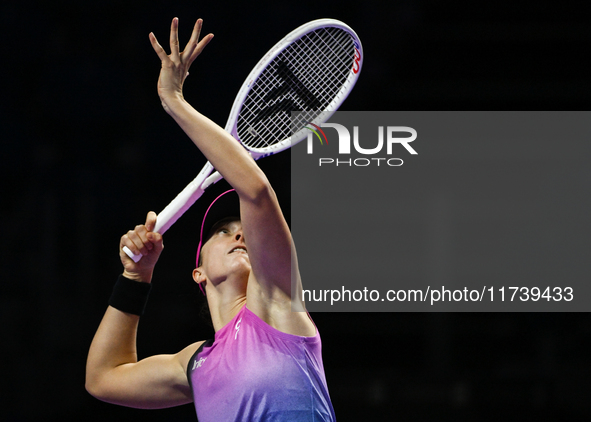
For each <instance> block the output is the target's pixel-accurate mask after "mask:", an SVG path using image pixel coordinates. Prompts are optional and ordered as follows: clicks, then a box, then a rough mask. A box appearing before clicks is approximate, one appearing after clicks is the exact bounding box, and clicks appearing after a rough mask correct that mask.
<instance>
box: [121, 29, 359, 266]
mask: <svg viewBox="0 0 591 422" xmlns="http://www.w3.org/2000/svg"><path fill="white" fill-rule="evenodd" d="M362 63H363V50H362V47H361V42H360V41H359V38H358V37H357V34H356V33H355V32H354V31H353V30H352V29H351V28H350V27H349V26H347V25H346V24H344V23H343V22H340V21H337V20H334V19H318V20H315V21H312V22H308V23H306V24H304V25H302V26H300V27H299V28H297V29H295V30H294V31H292V32H290V33H289V34H288V35H287V36H286V37H285V38H283V39H282V40H281V41H279V42H278V43H277V44H275V46H274V47H273V48H271V49H270V50H269V51H268V52H267V54H265V56H264V57H263V58H262V59H261V60H260V61H259V62H258V63H257V65H256V66H255V67H254V69H253V70H252V71H251V72H250V74H249V75H248V77H247V78H246V80H245V81H244V83H243V84H242V87H241V88H240V91H239V92H238V95H237V96H236V99H235V100H234V105H233V106H232V110H231V111H230V116H229V117H228V122H227V123H226V127H225V130H226V131H227V132H229V133H230V134H231V135H232V136H233V137H234V138H236V139H237V140H238V141H240V142H241V143H242V145H243V146H244V147H245V148H246V149H247V150H248V151H249V152H250V154H251V155H252V157H253V158H254V159H255V160H258V159H259V158H262V157H267V156H269V155H273V154H275V153H277V152H280V151H283V150H286V149H288V148H290V147H292V146H293V145H295V144H296V143H298V142H300V141H301V140H302V139H304V138H305V137H306V136H307V134H308V133H309V129H306V126H308V125H312V126H314V125H319V124H321V123H324V122H325V121H326V120H328V119H329V118H330V116H332V115H333V113H334V112H335V111H336V110H337V109H338V108H339V106H340V105H341V104H342V102H343V101H344V100H345V98H347V96H348V95H349V92H351V89H353V86H354V85H355V82H357V78H358V76H359V72H360V70H361V65H362ZM292 112H297V113H292ZM308 127H309V126H308ZM213 171H214V168H213V166H212V165H211V164H210V163H209V162H208V163H206V164H205V167H203V169H202V170H201V172H200V173H199V174H198V175H197V177H196V178H195V179H194V180H193V181H192V182H191V183H189V185H188V186H187V187H186V188H185V189H183V191H182V192H181V193H179V194H178V196H177V197H176V198H175V199H174V200H173V201H172V202H171V203H170V204H168V206H166V208H164V209H163V210H162V212H161V213H160V214H159V215H158V219H157V221H156V227H155V228H154V231H155V232H157V233H160V234H163V233H164V232H166V230H168V229H169V228H170V226H172V225H173V224H174V223H175V222H176V220H177V219H178V218H179V217H180V216H181V215H183V214H184V213H185V211H187V210H188V209H189V207H191V205H193V203H194V202H195V201H196V200H197V199H198V198H199V197H200V196H201V195H202V194H203V192H204V191H205V189H207V187H209V186H210V185H211V184H213V183H216V182H218V181H219V180H221V179H222V176H221V175H220V174H219V173H218V172H214V173H213V174H211V173H212V172H213ZM123 250H124V251H125V253H126V254H127V255H128V256H129V257H130V258H131V259H133V260H134V261H135V262H138V261H139V260H140V259H141V257H142V255H141V254H140V255H137V256H136V255H134V254H133V252H131V250H129V249H128V248H127V247H123Z"/></svg>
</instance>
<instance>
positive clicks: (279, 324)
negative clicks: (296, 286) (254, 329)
mask: <svg viewBox="0 0 591 422" xmlns="http://www.w3.org/2000/svg"><path fill="white" fill-rule="evenodd" d="M261 302H262V303H261ZM247 306H248V310H249V311H250V312H252V313H253V314H254V315H255V316H257V317H258V318H259V319H260V320H261V321H263V322H264V323H266V324H267V325H269V326H271V327H273V328H274V329H276V330H278V331H281V332H282V333H285V334H291V335H295V336H301V337H314V336H316V326H315V325H314V323H313V322H312V320H311V319H310V316H309V315H308V313H307V312H296V311H293V310H292V309H291V303H290V302H288V303H286V304H274V303H268V302H267V301H257V300H252V301H250V302H249V303H248V304H247Z"/></svg>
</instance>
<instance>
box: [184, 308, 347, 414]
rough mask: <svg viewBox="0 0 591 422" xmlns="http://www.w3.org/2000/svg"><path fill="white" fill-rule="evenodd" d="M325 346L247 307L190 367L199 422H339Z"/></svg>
mask: <svg viewBox="0 0 591 422" xmlns="http://www.w3.org/2000/svg"><path fill="white" fill-rule="evenodd" d="M321 348H322V343H321V341H320V335H319V334H318V331H316V335H315V336H314V337H300V336H296V335H292V334H287V333H283V332H281V331H279V330H276V329H275V328H273V327H271V326H270V325H268V324H267V323H265V322H264V321H263V320H261V319H260V318H259V317H258V316H256V315H255V314H254V313H253V312H251V311H250V310H249V309H248V308H247V307H246V306H244V307H243V308H242V309H241V310H240V312H238V314H237V315H236V316H235V317H234V318H233V319H232V321H230V322H229V323H228V324H226V325H225V326H224V327H223V328H222V329H221V330H219V331H218V332H217V333H216V334H215V340H214V341H213V342H212V341H209V342H206V343H205V344H204V345H203V346H201V347H200V348H199V350H197V352H195V354H194V355H193V357H192V358H191V360H190V361H189V365H188V367H187V376H188V378H189V384H190V385H191V389H192V391H193V400H194V402H195V409H196V410H197V418H198V419H199V422H210V421H214V422H221V421H224V422H229V421H278V422H279V421H285V422H287V421H289V422H299V421H301V422H304V421H306V422H312V421H314V422H320V421H323V422H324V421H331V422H332V421H335V415H334V410H333V408H332V403H331V401H330V397H329V394H328V388H327V386H326V379H325V376H324V366H323V364H322V355H321Z"/></svg>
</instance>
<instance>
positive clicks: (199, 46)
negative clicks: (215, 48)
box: [189, 34, 213, 65]
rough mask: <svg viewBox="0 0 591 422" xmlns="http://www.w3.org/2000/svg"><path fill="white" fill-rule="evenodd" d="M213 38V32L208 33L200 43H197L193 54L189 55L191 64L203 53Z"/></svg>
mask: <svg viewBox="0 0 591 422" xmlns="http://www.w3.org/2000/svg"><path fill="white" fill-rule="evenodd" d="M212 39H213V34H207V35H206V36H205V37H203V39H202V40H201V41H199V44H197V46H196V47H195V50H194V51H193V52H192V53H191V56H190V57H189V65H190V64H191V63H193V61H194V60H195V59H196V58H197V57H198V56H199V55H200V54H201V52H202V51H203V49H204V48H205V46H207V44H209V42H210V41H211V40H212Z"/></svg>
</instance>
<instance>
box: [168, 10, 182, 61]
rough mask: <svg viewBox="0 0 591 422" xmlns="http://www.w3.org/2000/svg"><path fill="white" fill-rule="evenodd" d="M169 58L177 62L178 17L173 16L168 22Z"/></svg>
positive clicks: (178, 54)
mask: <svg viewBox="0 0 591 422" xmlns="http://www.w3.org/2000/svg"><path fill="white" fill-rule="evenodd" d="M170 58H171V59H172V61H174V62H175V63H177V62H178V61H179V58H180V52H179V18H174V19H173V20H172V23H171V24H170Z"/></svg>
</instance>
